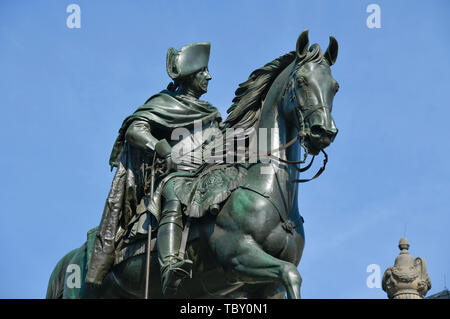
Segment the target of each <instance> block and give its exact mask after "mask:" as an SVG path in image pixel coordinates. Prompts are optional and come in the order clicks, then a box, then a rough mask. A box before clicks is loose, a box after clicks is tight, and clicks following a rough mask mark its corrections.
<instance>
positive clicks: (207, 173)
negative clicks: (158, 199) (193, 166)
mask: <svg viewBox="0 0 450 319" xmlns="http://www.w3.org/2000/svg"><path fill="white" fill-rule="evenodd" d="M246 176H247V168H246V167H245V166H244V165H236V164H218V165H212V166H208V167H205V168H204V169H203V170H201V172H200V173H199V174H197V175H196V176H194V177H184V176H183V177H174V178H173V179H174V191H175V194H176V195H177V197H178V199H179V200H180V202H181V203H182V204H183V214H184V215H185V216H186V217H189V220H191V221H192V223H193V224H194V225H193V226H194V227H191V231H190V232H189V238H187V232H186V234H185V235H184V236H183V237H184V238H185V241H186V240H188V241H191V240H193V239H196V238H197V237H198V234H197V232H196V227H195V219H198V218H201V217H203V216H205V215H207V214H212V215H216V214H217V213H218V212H219V208H220V205H221V204H222V203H224V202H225V201H226V200H227V199H228V197H229V196H230V195H231V194H232V192H233V191H234V190H235V189H236V188H238V187H239V186H240V185H241V184H242V182H243V181H244V179H245V177H246ZM149 202H150V199H149V198H144V199H143V200H142V201H141V204H140V207H138V209H137V211H138V214H136V215H135V216H134V218H132V219H131V221H130V223H129V224H128V227H127V228H128V231H127V232H126V234H125V235H124V236H123V238H122V240H121V244H120V245H118V249H117V251H116V256H115V260H114V265H117V264H119V263H121V262H123V261H125V260H127V259H128V258H131V257H134V256H138V255H141V254H145V253H146V252H147V241H146V240H142V239H144V238H147V236H148V226H149V223H151V224H152V234H151V236H152V238H153V239H152V242H151V246H152V247H151V249H152V251H155V250H156V244H155V243H156V237H157V236H156V235H157V220H156V218H155V217H154V216H153V215H152V214H151V213H150V211H149V210H148V209H147V207H148V206H149Z"/></svg>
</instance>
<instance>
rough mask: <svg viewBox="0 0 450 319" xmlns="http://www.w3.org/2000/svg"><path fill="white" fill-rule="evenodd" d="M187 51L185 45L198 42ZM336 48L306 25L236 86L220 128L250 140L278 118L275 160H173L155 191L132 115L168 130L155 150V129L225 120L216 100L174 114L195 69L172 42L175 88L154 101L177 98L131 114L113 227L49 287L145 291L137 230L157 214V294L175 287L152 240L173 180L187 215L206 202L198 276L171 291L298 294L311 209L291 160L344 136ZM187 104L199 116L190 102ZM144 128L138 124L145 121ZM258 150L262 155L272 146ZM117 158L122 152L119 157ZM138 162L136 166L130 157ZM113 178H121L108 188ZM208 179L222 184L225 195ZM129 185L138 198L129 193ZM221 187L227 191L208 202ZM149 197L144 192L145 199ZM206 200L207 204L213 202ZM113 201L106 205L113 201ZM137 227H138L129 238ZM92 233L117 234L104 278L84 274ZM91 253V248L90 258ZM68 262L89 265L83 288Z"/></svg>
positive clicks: (180, 294)
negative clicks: (95, 281)
mask: <svg viewBox="0 0 450 319" xmlns="http://www.w3.org/2000/svg"><path fill="white" fill-rule="evenodd" d="M187 47H188V46H187ZM188 49H189V47H188ZM188 49H187V51H186V52H188V51H189V50H190V49H189V50H188ZM337 51H338V46H337V41H336V40H335V39H334V38H332V37H330V45H329V47H328V49H327V50H326V52H325V53H322V51H321V49H320V47H319V46H318V45H317V44H314V45H312V46H311V47H310V46H309V40H308V32H307V31H304V32H302V33H301V34H300V36H299V38H298V40H297V45H296V50H295V51H292V52H289V53H288V54H285V55H283V56H281V57H279V58H277V59H275V60H273V61H272V62H270V63H268V64H266V65H265V66H264V67H262V68H259V69H257V70H255V71H254V72H252V74H251V75H250V77H249V79H248V80H247V81H246V82H244V83H242V84H241V85H240V86H239V88H238V89H237V90H236V97H235V98H234V100H233V105H232V106H231V107H230V109H229V111H228V112H229V116H228V118H227V120H226V121H225V123H224V125H222V124H221V125H220V126H218V127H220V128H221V129H222V130H225V129H226V128H241V129H243V130H244V131H245V132H246V133H248V135H246V136H247V138H248V142H251V140H252V138H255V135H252V134H251V132H257V131H258V130H259V129H268V131H269V132H270V129H271V128H274V127H277V128H278V129H279V135H275V136H271V135H270V134H269V135H268V137H267V142H268V143H267V145H286V147H285V148H282V149H281V150H280V151H277V152H274V153H273V154H272V155H271V156H272V157H271V159H270V161H267V160H262V159H260V160H258V161H257V162H256V163H248V162H247V163H243V164H232V163H231V164H228V165H223V164H221V165H214V164H212V165H201V166H200V167H199V168H198V169H196V170H191V171H185V172H180V171H177V170H176V169H175V170H169V171H168V172H169V173H170V174H169V175H167V176H166V177H165V178H162V179H159V180H158V183H159V184H158V185H159V186H158V188H157V189H156V191H155V194H153V197H151V198H150V199H149V198H147V196H148V192H147V190H148V185H146V183H147V181H146V174H147V171H146V169H147V168H148V167H147V166H148V165H150V164H151V156H150V155H151V154H152V152H149V153H148V154H147V153H145V152H144V148H141V149H132V148H130V145H128V143H123V141H125V140H126V138H125V139H124V137H126V136H127V134H128V133H127V131H128V130H130V127H131V129H133V125H134V126H136V123H140V122H139V121H141V122H142V123H143V124H142V125H143V126H142V127H144V128H145V125H147V124H148V125H149V126H151V127H152V129H153V130H152V133H155V135H158V134H159V135H160V136H157V137H155V140H147V141H143V142H142V145H151V146H152V147H153V148H151V147H150V149H153V150H155V149H158V148H157V147H156V148H155V147H154V146H155V143H156V142H157V141H158V138H164V136H167V133H170V131H171V128H173V127H176V125H177V124H173V123H182V125H186V126H189V125H190V120H192V119H193V118H194V117H195V118H196V119H202V120H203V119H205V122H204V123H203V124H207V123H208V122H210V121H216V122H218V121H220V118H219V116H218V114H217V113H216V111H217V110H214V108H212V107H210V106H208V107H207V108H206V109H204V108H203V107H200V108H199V110H198V112H193V113H192V114H195V115H194V116H193V117H190V118H187V117H186V116H183V115H182V114H184V113H183V107H180V108H177V109H176V111H177V112H178V110H179V111H180V113H177V112H174V113H172V109H171V107H172V105H176V104H177V103H173V101H172V100H173V99H176V100H178V99H179V98H180V95H179V94H177V93H176V92H177V91H176V90H174V88H176V87H177V86H178V85H181V87H182V86H183V83H180V82H181V81H180V79H182V78H183V77H182V75H183V72H190V71H185V70H190V69H189V68H187V67H186V68H185V67H182V66H180V65H182V62H180V61H183V59H180V57H179V56H177V54H179V55H182V52H183V49H182V50H180V51H174V50H169V53H168V56H169V58H168V61H169V62H168V64H169V66H168V72H169V75H170V74H171V77H172V79H174V80H175V81H174V83H173V85H172V86H169V91H170V92H165V91H163V92H161V93H160V94H159V95H156V96H155V97H154V98H151V99H150V100H149V102H150V103H151V102H152V100H154V101H158V100H159V99H160V98H161V96H162V97H163V99H168V100H170V101H172V102H170V103H167V105H168V107H167V109H165V107H164V106H162V105H161V103H158V108H156V107H154V108H153V106H151V105H147V104H148V103H147V104H146V105H147V106H144V107H142V108H140V109H138V111H137V112H136V113H135V114H133V115H132V116H131V117H130V118H127V119H126V120H125V121H124V125H123V126H122V129H121V131H120V134H119V138H118V140H117V142H116V144H115V148H114V151H113V154H112V161H111V163H113V164H114V165H117V166H118V169H117V172H116V177H115V178H114V179H115V180H116V182H117V183H116V184H117V185H120V186H117V192H116V193H115V195H114V194H113V195H114V196H111V193H110V197H109V198H110V199H112V202H111V204H117V206H114V205H110V206H109V207H110V208H111V207H112V208H114V209H112V210H111V211H112V212H113V213H112V214H110V220H111V221H113V223H112V225H116V226H115V227H116V228H114V227H112V228H111V226H110V225H111V224H108V223H106V224H107V225H109V226H108V227H106V228H105V229H106V230H107V231H106V232H104V234H103V235H102V224H104V223H103V221H104V218H103V219H102V223H101V225H100V228H99V229H98V230H93V231H92V232H90V234H89V236H88V241H87V244H85V245H83V246H82V247H80V248H79V249H77V250H75V251H73V252H71V253H70V254H68V255H67V256H66V257H64V258H63V259H62V260H61V261H60V263H58V265H57V267H56V268H55V270H54V272H53V274H52V276H51V279H50V283H49V288H48V292H47V297H48V298H61V297H64V298H142V297H143V296H144V287H145V279H146V278H145V268H146V264H145V260H146V255H145V252H146V243H147V239H146V235H147V234H145V231H144V232H142V231H141V232H139V231H138V229H141V230H142V229H145V228H146V225H148V224H149V223H155V226H157V224H158V222H160V226H159V227H158V228H157V230H155V231H153V232H152V234H151V235H152V237H153V241H152V247H153V249H152V259H151V261H152V263H151V267H150V296H151V298H164V297H167V296H168V295H167V294H166V296H165V295H164V294H163V292H162V291H163V286H162V284H166V281H163V280H162V278H161V272H160V266H161V265H163V266H164V267H165V264H164V263H162V264H160V263H159V262H158V258H161V251H159V249H161V243H157V244H156V245H153V243H154V242H155V240H156V239H158V242H159V241H160V240H161V241H164V240H165V238H163V237H160V233H161V228H162V226H161V225H163V222H162V221H161V220H159V219H158V216H159V215H158V213H157V212H156V213H155V212H152V209H155V207H156V210H157V209H160V210H164V209H165V207H167V205H166V204H167V203H166V202H165V201H164V200H163V201H162V202H161V205H160V206H158V205H156V206H152V204H151V203H152V202H154V201H155V197H157V195H158V194H159V193H162V194H164V193H166V192H167V190H166V189H165V186H164V185H165V184H164V183H166V184H167V185H177V187H173V186H171V187H172V188H171V194H170V195H167V196H169V197H170V196H174V198H176V200H177V201H179V202H180V203H182V204H183V205H182V211H183V213H184V215H185V216H184V217H183V220H182V223H183V224H185V223H186V221H187V219H186V218H187V216H189V214H190V212H191V209H189V205H190V204H191V203H195V204H196V205H197V208H196V209H197V211H201V212H202V213H201V214H200V213H199V214H198V215H195V214H193V215H192V216H191V217H190V218H191V219H192V218H194V217H195V218H194V219H193V220H192V225H191V231H190V233H189V241H188V244H187V248H186V255H187V257H186V258H187V259H189V260H190V261H192V278H190V279H185V280H184V281H183V282H182V284H181V286H179V287H177V288H178V289H177V290H175V291H173V294H172V295H171V297H177V298H211V297H223V298H242V297H247V298H266V297H267V298H269V297H276V298H283V297H284V295H285V294H287V297H288V298H300V285H301V277H300V274H299V273H298V270H297V266H298V264H299V262H300V259H301V256H302V252H303V247H304V231H303V218H302V217H301V215H300V213H299V211H298V184H297V183H296V181H298V180H299V174H300V172H299V169H298V167H297V166H296V165H294V164H292V163H296V162H299V160H300V158H301V151H302V148H303V149H305V150H306V152H307V153H309V154H313V155H316V154H318V153H319V152H320V151H321V150H323V149H324V148H326V147H327V146H328V145H329V144H330V143H332V142H333V140H334V138H335V136H336V134H337V129H336V127H335V125H334V121H333V118H332V116H331V109H332V103H333V98H334V95H335V93H336V92H337V89H338V84H337V82H336V81H335V80H334V79H333V77H332V76H331V72H330V66H331V65H333V64H334V63H335V61H336V57H337ZM208 54H209V51H208ZM180 63H181V64H180ZM192 63H194V62H192ZM195 63H198V61H196V62H195ZM195 63H194V64H195ZM169 70H170V71H169ZM202 72H205V73H204V74H203V75H200V76H199V79H202V77H203V79H205V76H208V75H209V73H208V74H206V73H207V71H202ZM180 74H181V75H180ZM179 76H181V78H180V77H179ZM209 79H210V78H209ZM190 81H192V83H194V82H195V79H194V78H192V77H191V78H190ZM200 82H201V81H200ZM200 82H199V83H200ZM203 83H204V82H203ZM203 93H204V92H203ZM200 95H201V94H200ZM205 103H207V102H205ZM169 104H170V107H169ZM155 105H157V104H155ZM185 105H187V107H188V108H190V107H192V105H188V104H185ZM202 105H203V104H202ZM195 107H196V106H193V108H195ZM186 110H187V109H186ZM186 113H188V112H186ZM155 114H157V116H155ZM177 114H179V115H180V116H179V118H180V119H179V120H178V119H176V118H177ZM188 114H189V115H191V113H190V112H189V113H188ZM173 115H174V116H173ZM186 115H187V114H186ZM166 116H167V118H165V117H166ZM146 123H147V124H146ZM172 124H173V126H172V127H171V126H170V125H172ZM155 128H156V129H155ZM139 129H140V128H139V127H137V128H136V130H137V131H139ZM236 138H237V137H236ZM290 141H294V142H295V143H293V142H292V143H290ZM297 141H298V142H297ZM136 145H138V144H136ZM287 145H288V146H287ZM172 146H173V145H172ZM258 151H259V153H258V154H259V155H261V154H262V153H264V152H262V153H261V150H258ZM266 151H267V150H266ZM119 154H120V157H118V155H119ZM132 155H133V156H132ZM134 155H135V156H134ZM266 155H267V153H266ZM117 158H120V160H119V161H117V160H116V159H117ZM130 158H132V160H130ZM136 160H138V163H139V165H134V164H135V161H136ZM170 161H171V159H170V158H166V166H170V167H172V166H171V165H172V164H171V162H170ZM202 173H204V174H202ZM130 174H131V175H130ZM180 174H181V175H180ZM238 176H239V178H238ZM130 177H131V178H130ZM177 178H178V180H177ZM130 180H131V181H132V183H131V184H130ZM233 182H235V183H234V184H233ZM161 185H163V186H161ZM219 185H223V186H222V187H219ZM114 186H115V184H114V182H113V187H112V193H114V192H113V190H114ZM128 186H129V188H128V189H127V187H128ZM215 186H217V187H215ZM211 188H217V189H220V191H219V193H220V195H221V196H222V197H220V196H218V195H217V194H218V193H217V192H216V193H215V191H214V190H211ZM130 190H131V192H130ZM158 192H159V193H158ZM118 194H124V196H122V197H121V195H118ZM129 194H131V196H130V197H129V199H131V200H129V201H127V196H129ZM125 195H126V196H125ZM214 197H215V198H219V197H220V199H217V200H216V201H212V200H210V198H214ZM146 198H147V201H142V199H146ZM164 198H166V199H167V197H164ZM118 199H120V200H118ZM138 199H139V200H138ZM107 203H108V202H107ZM165 203H166V204H165ZM203 203H207V204H205V205H203ZM106 207H108V204H107V205H106ZM152 207H153V208H152ZM208 207H209V208H210V210H207V208H208ZM213 207H214V208H217V211H215V212H214V213H209V212H210V211H211V212H212V211H213V210H212V208H213ZM110 208H108V209H110ZM108 209H107V208H105V211H107V210H108ZM192 211H193V210H192ZM150 212H152V213H153V215H152V214H151V213H150ZM107 215H108V214H106V216H107ZM163 215H164V214H163ZM152 216H153V217H152ZM104 217H105V213H104ZM114 223H116V224H114ZM138 225H139V227H138ZM131 230H134V232H132V231H131ZM108 231H109V232H110V233H108ZM130 233H133V234H134V235H135V236H130ZM93 234H95V235H94V237H95V241H96V242H99V241H101V240H102V239H103V238H108V236H109V237H110V239H111V246H110V247H109V248H110V249H111V251H107V253H108V254H110V256H113V257H109V258H110V259H109V260H108V263H106V264H108V265H110V266H111V267H109V268H107V269H106V270H105V271H104V272H105V273H104V274H102V276H100V277H104V278H103V280H101V281H100V284H99V285H91V284H86V283H85V277H86V273H88V272H89V271H91V269H92V266H93V263H95V256H96V253H98V252H99V251H100V252H101V249H100V250H99V251H97V252H95V244H94V245H92V240H93V239H92V238H93V237H92V236H93ZM139 234H140V236H139ZM157 234H158V236H157ZM105 235H106V237H105ZM118 238H119V240H117V239H118ZM93 246H94V247H93ZM98 247H100V248H102V247H101V246H98ZM92 250H93V251H92ZM91 254H93V255H92V258H91V257H89V256H90V255H91ZM89 259H91V262H90V264H89V262H88V261H89ZM69 264H78V265H80V266H81V268H82V269H83V272H82V276H83V278H82V279H83V280H82V281H83V284H82V286H81V287H80V288H73V287H69V286H68V285H67V284H66V282H65V280H64V276H65V272H64V270H65V269H66V268H67V266H68V265H69ZM104 265H105V264H104ZM97 274H98V273H97ZM163 274H164V272H163Z"/></svg>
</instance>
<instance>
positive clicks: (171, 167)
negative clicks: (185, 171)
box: [164, 154, 177, 175]
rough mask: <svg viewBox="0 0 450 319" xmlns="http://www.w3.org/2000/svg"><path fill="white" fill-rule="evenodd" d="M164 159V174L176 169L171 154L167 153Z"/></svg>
mask: <svg viewBox="0 0 450 319" xmlns="http://www.w3.org/2000/svg"><path fill="white" fill-rule="evenodd" d="M165 161H166V171H165V172H164V175H165V174H169V173H171V172H174V171H176V170H177V163H175V162H174V161H173V159H172V155H170V154H169V155H168V156H167V157H166V158H165Z"/></svg>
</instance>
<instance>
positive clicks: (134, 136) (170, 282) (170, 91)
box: [86, 42, 221, 295]
mask: <svg viewBox="0 0 450 319" xmlns="http://www.w3.org/2000/svg"><path fill="white" fill-rule="evenodd" d="M209 52H210V44H209V43H207V42H201V43H193V44H190V45H187V46H184V47H182V48H181V50H179V51H178V50H176V49H174V48H170V49H169V50H168V52H167V72H168V74H169V76H170V77H171V78H172V79H173V82H172V83H170V84H169V86H168V88H167V90H163V91H162V92H160V93H158V94H156V95H153V96H152V97H150V98H149V99H148V100H147V102H146V103H145V104H144V105H143V106H141V107H140V108H138V109H137V110H136V111H135V112H134V114H132V115H131V116H129V117H127V118H126V119H125V120H124V122H123V124H122V127H121V129H120V131H119V137H118V138H117V140H116V143H115V145H114V148H113V152H112V154H111V159H110V164H111V165H112V166H113V167H117V171H116V175H115V177H114V180H113V183H112V187H111V191H110V193H109V196H108V199H107V203H106V205H105V210H104V212H103V217H102V221H101V223H100V227H99V234H98V236H97V238H96V240H95V244H94V252H93V256H92V259H91V263H90V265H89V270H88V273H87V277H86V282H88V283H95V284H100V283H101V282H102V280H103V277H104V276H105V275H106V273H107V272H108V270H109V268H110V267H111V266H112V264H113V262H114V255H115V252H116V250H117V246H118V243H119V242H120V240H121V237H123V235H124V234H125V233H126V232H127V228H129V226H130V224H131V222H130V221H132V220H133V219H136V218H135V217H136V215H139V207H138V206H139V203H140V202H142V201H143V199H145V198H148V197H151V196H153V195H154V194H148V190H147V188H148V187H147V186H148V179H146V176H148V174H147V171H146V169H148V167H150V166H151V164H152V158H153V154H154V152H156V154H157V157H159V158H162V159H164V160H165V167H166V169H165V173H166V174H165V175H166V177H165V178H164V179H163V180H162V181H161V182H160V184H161V185H160V186H162V187H159V188H158V190H157V191H156V192H155V193H158V194H159V196H160V197H161V200H160V201H161V203H160V205H159V208H160V213H159V214H158V213H156V214H154V215H158V216H156V217H157V220H158V221H159V224H158V238H157V243H158V257H159V258H158V259H159V262H160V266H161V278H162V284H163V293H164V294H165V295H172V294H174V293H175V292H176V290H177V288H178V287H177V286H178V285H179V283H180V282H181V280H182V279H184V278H185V277H188V276H190V274H191V268H192V261H191V260H188V259H182V258H179V257H178V252H179V250H180V243H181V237H182V230H183V223H182V205H181V202H180V200H179V199H178V198H177V196H176V194H175V191H174V179H173V178H170V176H176V174H177V173H173V172H174V171H193V170H195V169H196V167H195V165H193V166H191V167H189V166H186V165H179V166H178V167H177V165H176V164H175V161H174V160H173V159H172V156H171V154H172V146H174V145H175V144H177V142H178V141H173V140H172V139H171V135H172V132H173V130H174V129H175V128H186V129H188V130H189V132H191V133H192V129H193V127H194V122H195V121H197V123H198V122H200V123H201V125H202V127H205V126H208V127H211V126H215V127H218V123H219V122H220V121H221V116H220V113H219V112H218V110H217V109H216V108H215V107H213V106H212V105H211V104H210V103H208V102H205V101H201V100H199V98H200V96H201V95H202V94H204V93H206V91H207V87H208V81H209V80H211V76H210V74H209V72H208V60H209ZM168 141H170V142H168ZM197 166H198V165H197ZM142 167H145V168H144V169H143V168H142ZM197 168H198V167H197ZM169 173H172V174H169ZM130 174H131V176H130ZM167 174H169V175H168V176H167ZM130 177H131V178H130ZM157 177H158V176H157ZM130 194H131V195H130ZM152 200H153V198H152ZM133 217H134V218H133ZM149 236H150V234H149Z"/></svg>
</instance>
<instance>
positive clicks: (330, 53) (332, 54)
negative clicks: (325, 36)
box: [324, 36, 339, 66]
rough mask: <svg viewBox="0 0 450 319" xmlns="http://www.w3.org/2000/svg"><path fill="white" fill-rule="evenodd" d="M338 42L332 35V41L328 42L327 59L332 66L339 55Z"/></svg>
mask: <svg viewBox="0 0 450 319" xmlns="http://www.w3.org/2000/svg"><path fill="white" fill-rule="evenodd" d="M338 49H339V46H338V42H337V40H336V39H335V38H333V37H332V36H330V43H329V44H328V48H327V50H326V51H325V54H324V56H325V59H326V60H327V61H328V64H329V65H330V66H332V65H333V64H334V62H336V59H337V55H338Z"/></svg>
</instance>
